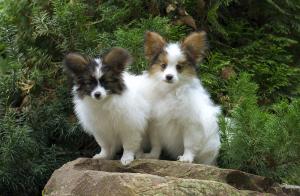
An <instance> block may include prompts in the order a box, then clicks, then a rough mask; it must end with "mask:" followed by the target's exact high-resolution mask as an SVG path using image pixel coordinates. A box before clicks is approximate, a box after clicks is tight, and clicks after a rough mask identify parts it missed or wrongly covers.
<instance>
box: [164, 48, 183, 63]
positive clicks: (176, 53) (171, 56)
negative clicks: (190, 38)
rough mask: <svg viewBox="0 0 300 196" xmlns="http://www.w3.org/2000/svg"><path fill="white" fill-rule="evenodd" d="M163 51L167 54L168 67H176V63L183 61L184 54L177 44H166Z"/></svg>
mask: <svg viewBox="0 0 300 196" xmlns="http://www.w3.org/2000/svg"><path fill="white" fill-rule="evenodd" d="M165 51H166V52H167V60H168V65H176V64H177V63H178V61H184V54H183V52H182V50H181V48H180V46H179V44H178V43H171V44H168V45H167V46H166V48H165Z"/></svg>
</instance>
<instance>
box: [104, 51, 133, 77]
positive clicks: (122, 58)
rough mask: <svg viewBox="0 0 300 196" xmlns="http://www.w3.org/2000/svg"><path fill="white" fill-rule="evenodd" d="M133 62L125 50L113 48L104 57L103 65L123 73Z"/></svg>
mask: <svg viewBox="0 0 300 196" xmlns="http://www.w3.org/2000/svg"><path fill="white" fill-rule="evenodd" d="M131 62H132V57H131V55H130V54H129V52H128V51H127V50H125V49H124V48H112V49H111V50H110V51H109V52H108V53H107V54H106V55H105V57H104V59H103V63H104V65H106V66H109V68H110V69H111V70H112V71H114V72H115V73H121V72H122V71H124V69H125V67H126V66H127V65H129V64H130V63H131Z"/></svg>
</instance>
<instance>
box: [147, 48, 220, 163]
mask: <svg viewBox="0 0 300 196" xmlns="http://www.w3.org/2000/svg"><path fill="white" fill-rule="evenodd" d="M165 51H167V53H168V55H167V58H168V62H169V63H168V65H167V68H166V69H165V70H164V72H157V73H155V75H152V76H150V75H148V74H145V75H144V77H145V78H146V79H147V82H146V83H144V85H145V87H144V89H145V90H146V91H145V94H146V96H147V98H148V100H150V102H151V103H152V112H151V120H150V123H149V128H148V130H147V134H148V135H149V139H150V144H151V147H152V149H151V152H150V153H149V154H146V158H155V159H158V158H159V156H160V153H161V150H162V149H164V150H166V151H167V153H168V154H169V155H171V157H173V158H178V160H179V161H183V162H197V163H204V164H214V163H215V159H216V157H217V155H218V151H219V147H220V136H219V131H218V130H219V129H218V123H217V121H218V115H219V113H220V108H219V107H217V106H215V105H214V104H213V102H212V101H211V100H210V97H209V94H208V93H207V91H206V90H205V89H204V88H203V86H202V84H201V82H200V80H199V79H198V78H197V77H191V76H184V75H181V74H180V73H177V71H176V69H174V67H175V66H176V64H177V63H179V62H178V61H180V60H182V59H184V55H183V53H182V51H181V50H180V47H179V45H178V44H169V45H167V47H166V48H165ZM168 67H169V69H172V71H173V74H175V75H176V77H177V80H175V81H174V82H173V83H167V82H165V79H164V76H165V75H166V73H165V72H168V73H170V71H169V70H168ZM174 70H175V71H174ZM174 72H176V73H174Z"/></svg>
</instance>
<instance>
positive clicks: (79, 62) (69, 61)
mask: <svg viewBox="0 0 300 196" xmlns="http://www.w3.org/2000/svg"><path fill="white" fill-rule="evenodd" d="M88 64H89V60H88V59H87V58H86V57H84V56H82V55H81V54H78V53H69V54H67V55H66V56H65V59H64V67H65V70H66V71H67V73H68V74H69V75H70V76H72V77H73V78H74V77H76V76H77V75H80V74H82V72H85V71H86V70H87V65H88Z"/></svg>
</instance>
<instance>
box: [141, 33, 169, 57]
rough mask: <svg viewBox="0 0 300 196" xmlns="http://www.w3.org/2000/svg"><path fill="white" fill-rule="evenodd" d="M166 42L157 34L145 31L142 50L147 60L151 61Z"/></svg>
mask: <svg viewBox="0 0 300 196" xmlns="http://www.w3.org/2000/svg"><path fill="white" fill-rule="evenodd" d="M165 44H166V41H165V40H164V38H163V37H162V36H160V35H159V34H158V33H155V32H150V31H147V32H146V33H145V43H144V50H145V56H146V58H147V59H148V60H151V59H153V57H155V56H156V55H157V54H159V53H160V52H161V51H162V49H163V48H164V46H165Z"/></svg>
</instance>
